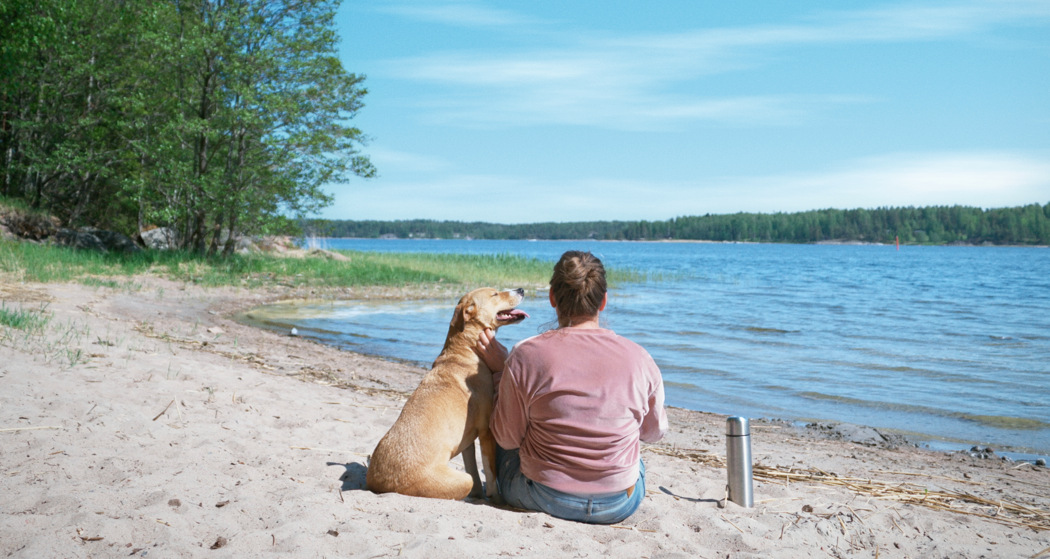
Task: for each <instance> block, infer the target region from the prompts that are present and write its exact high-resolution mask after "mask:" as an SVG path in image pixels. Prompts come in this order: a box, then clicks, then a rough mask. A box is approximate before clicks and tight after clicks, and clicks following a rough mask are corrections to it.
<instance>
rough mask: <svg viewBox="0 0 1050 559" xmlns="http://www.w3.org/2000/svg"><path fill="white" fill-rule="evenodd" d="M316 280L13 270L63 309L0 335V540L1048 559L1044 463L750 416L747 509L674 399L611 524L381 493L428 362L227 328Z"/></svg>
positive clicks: (67, 547) (627, 554)
mask: <svg viewBox="0 0 1050 559" xmlns="http://www.w3.org/2000/svg"><path fill="white" fill-rule="evenodd" d="M317 295H318V294H311V293H293V292H280V291H272V290H238V289H232V288H223V289H205V288H201V287H197V286H193V285H186V284H181V283H175V282H170V281H166V280H162V279H157V278H153V277H141V278H134V279H133V280H131V281H130V282H129V284H128V285H126V286H124V287H122V288H120V287H118V288H110V287H88V286H84V285H80V284H47V285H39V284H20V283H12V282H7V283H0V297H2V299H3V301H4V305H5V306H6V308H8V309H17V308H23V309H27V310H39V309H42V312H43V313H45V314H47V315H49V316H50V319H49V321H48V322H47V324H46V326H44V328H43V331H42V332H41V333H39V334H26V333H24V332H22V331H20V330H12V329H10V328H7V327H0V328H3V336H2V339H3V342H2V344H0V386H2V387H3V389H2V390H0V449H2V450H0V495H2V496H3V497H2V498H0V556H4V557H34V558H38V557H150V558H155V557H198V556H207V557H257V556H264V555H271V554H283V555H288V556H293V557H368V558H372V557H395V556H405V557H458V558H471V557H500V556H509V557H547V558H551V557H614V558H623V559H627V558H639V557H649V558H657V557H661V558H671V557H683V558H685V557H703V558H750V557H755V558H758V557H783V558H789V557H916V558H918V557H936V558H949V557H950V558H956V557H989V558H991V557H1013V558H1035V557H1050V469H1048V468H1046V467H1039V466H1035V465H1032V464H1028V463H1013V462H1008V461H1004V460H1001V459H999V458H997V457H992V458H979V457H974V456H971V455H970V454H969V453H955V454H946V453H939V452H933V451H929V450H925V449H921V448H916V447H914V446H911V445H908V444H904V443H902V442H901V441H900V440H896V439H894V438H892V437H889V438H888V440H887V438H884V437H882V436H881V435H880V434H879V433H878V432H876V431H874V430H872V429H864V428H857V429H851V428H846V427H843V428H827V429H806V428H799V427H795V426H792V425H789V424H780V423H777V422H759V421H755V422H753V423H752V450H753V454H754V459H755V460H754V462H755V482H754V494H755V506H754V507H753V508H749V509H748V508H742V507H740V506H738V505H736V504H735V503H732V502H726V501H725V485H726V470H725V467H724V456H725V437H724V432H725V417H723V416H718V415H713V414H706V413H700V412H693V411H687V410H681V409H670V410H669V412H670V417H671V429H670V432H669V433H668V436H667V437H665V439H664V440H663V441H661V442H659V443H657V444H652V445H643V452H642V455H643V458H644V459H645V460H646V464H647V468H648V491H647V497H646V500H645V503H644V504H643V505H642V508H641V509H640V510H639V511H638V512H637V513H636V514H635V515H634V516H633V517H632V518H630V519H629V520H628V521H626V522H624V523H623V524H620V525H615V526H588V525H583V524H577V523H572V522H566V521H562V520H558V519H555V518H551V517H548V516H546V515H544V514H541V513H532V512H522V511H515V510H509V509H504V508H498V507H495V506H492V505H490V504H488V503H487V502H484V501H475V502H451V501H438V500H430V499H420V498H412V497H404V496H400V495H375V494H372V493H370V492H368V491H366V490H364V489H363V487H364V477H365V471H366V468H367V456H368V454H369V453H370V452H371V451H372V449H373V448H374V446H375V444H376V443H377V442H378V441H379V439H380V438H381V437H382V435H383V434H384V433H385V432H386V429H387V428H388V427H389V426H390V425H391V424H392V422H393V421H394V419H395V418H396V417H397V414H398V413H399V410H400V407H401V405H402V403H403V402H404V400H405V398H406V397H407V395H408V394H409V393H410V392H411V390H412V389H413V388H414V387H415V385H416V384H417V383H418V381H419V379H420V378H421V376H422V374H423V373H424V371H423V370H422V369H419V368H417V367H413V366H409V365H406V364H403V363H395V362H390V361H386V360H381V359H377V358H372V357H368V356H362V355H357V354H353V353H348V352H345V351H340V350H338V349H335V348H332V347H327V346H323V345H321V344H318V343H315V342H312V341H310V340H305V339H302V338H298V337H292V336H289V335H281V334H279V333H275V332H270V331H266V330H261V329H256V328H252V327H249V326H246V325H244V324H241V323H239V322H237V321H236V320H234V317H235V316H236V313H237V312H239V311H243V310H246V309H248V308H251V307H252V306H254V305H258V304H262V303H264V302H269V301H274V300H277V299H281V298H288V297H299V296H317ZM320 295H326V296H329V295H333V294H320ZM337 295H338V296H341V297H349V298H368V297H385V296H404V294H403V293H393V294H391V293H386V292H380V291H377V290H361V291H344V292H342V293H339V294H337ZM449 300H450V303H449V309H450V311H449V312H450V313H451V308H452V305H453V303H454V298H453V297H450V298H449Z"/></svg>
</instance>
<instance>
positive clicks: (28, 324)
mask: <svg viewBox="0 0 1050 559" xmlns="http://www.w3.org/2000/svg"><path fill="white" fill-rule="evenodd" d="M49 320H51V317H50V316H48V315H46V314H44V313H43V312H34V311H27V310H23V309H9V308H7V305H6V304H5V305H2V306H0V325H2V326H7V327H8V328H14V329H16V330H24V331H27V332H37V331H40V330H42V329H43V328H44V326H46V325H47V323H48V321H49Z"/></svg>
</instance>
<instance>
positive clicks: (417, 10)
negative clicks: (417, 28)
mask: <svg viewBox="0 0 1050 559" xmlns="http://www.w3.org/2000/svg"><path fill="white" fill-rule="evenodd" d="M376 11H380V12H385V13H389V14H394V15H399V16H404V17H407V18H410V19H415V20H419V21H428V22H434V23H442V24H445V25H453V26H457V27H493V26H495V27H502V26H509V25H526V24H535V23H537V20H535V19H533V18H530V17H526V16H523V15H521V14H519V13H517V12H512V11H509V10H500V9H496V8H490V7H488V6H482V5H478V4H468V3H453V4H426V5H411V4H398V5H395V6H382V7H378V8H376Z"/></svg>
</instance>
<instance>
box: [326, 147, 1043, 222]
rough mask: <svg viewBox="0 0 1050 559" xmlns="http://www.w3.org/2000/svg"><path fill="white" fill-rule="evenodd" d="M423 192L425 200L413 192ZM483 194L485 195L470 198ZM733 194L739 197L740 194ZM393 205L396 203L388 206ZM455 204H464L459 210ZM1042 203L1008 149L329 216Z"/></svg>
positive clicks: (375, 194)
mask: <svg viewBox="0 0 1050 559" xmlns="http://www.w3.org/2000/svg"><path fill="white" fill-rule="evenodd" d="M419 192H426V193H427V195H426V196H425V197H421V196H419V195H418V193H419ZM479 192H484V193H485V194H484V196H478V193H479ZM741 192H747V193H748V195H747V196H746V197H741V196H740V193H741ZM391 200H397V201H398V203H397V204H391V203H390V201H391ZM463 200H470V203H469V204H463V203H462V202H463ZM1047 202H1050V157H1048V156H1047V155H1046V154H1043V155H1031V154H1022V153H1012V152H953V153H911V154H908V153H901V154H886V155H881V156H877V157H870V158H864V159H858V160H853V161H845V162H842V163H840V164H838V165H836V166H834V167H833V168H829V169H824V170H816V171H813V172H809V173H791V174H775V175H763V176H751V177H737V178H717V177H713V178H706V179H698V180H696V181H688V182H683V181H675V182H668V181H663V182H661V181H658V180H651V179H645V180H634V179H624V178H618V177H591V178H585V179H575V180H569V181H564V182H551V181H546V180H542V179H537V178H534V177H516V176H502V175H452V176H441V177H438V178H436V179H434V180H423V179H420V180H404V181H394V182H386V183H384V184H382V185H376V184H367V185H362V186H359V187H356V188H355V193H354V197H353V200H352V201H349V202H347V203H348V204H349V206H348V207H339V206H336V207H333V208H331V209H330V210H329V211H328V212H327V214H328V215H330V216H332V217H344V218H345V217H346V216H350V215H352V216H355V218H356V219H411V218H415V217H419V216H421V215H440V216H442V217H441V219H450V220H458V221H486V222H494V223H522V222H535V221H587V220H613V219H623V220H638V219H650V220H661V219H669V218H672V217H676V216H683V215H702V214H706V213H714V214H725V213H736V212H764V213H772V212H795V211H806V210H814V209H822V208H841V209H847V208H877V207H889V206H892V207H901V206H939V205H956V204H958V205H965V206H977V207H984V208H993V207H1006V206H1019V205H1025V204H1031V203H1042V204H1045V203H1047Z"/></svg>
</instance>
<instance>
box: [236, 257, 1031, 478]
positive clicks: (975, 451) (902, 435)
mask: <svg viewBox="0 0 1050 559" xmlns="http://www.w3.org/2000/svg"><path fill="white" fill-rule="evenodd" d="M632 242H633V241H632ZM439 295H440V296H442V297H444V298H447V299H451V300H455V299H456V298H457V297H458V293H457V292H455V291H454V289H448V286H446V288H445V289H443V290H442V291H440V292H435V291H426V292H422V291H413V290H412V289H411V288H407V289H403V290H397V291H393V292H391V291H385V292H383V293H381V294H378V295H376V294H369V295H368V296H358V297H340V298H339V299H341V300H344V301H353V300H357V299H384V300H413V299H427V300H430V299H434V298H437V296H439ZM331 300H333V299H332V298H330V297H329V298H318V297H316V296H310V297H308V298H302V299H296V298H282V299H281V300H280V301H275V302H276V303H282V304H283V303H296V302H304V303H309V302H312V301H331ZM256 308H257V307H252V308H245V309H242V310H241V311H240V312H238V313H236V315H235V316H233V318H234V319H235V320H238V321H239V322H241V323H243V324H245V325H248V326H251V327H254V328H261V329H265V330H268V331H270V332H275V333H282V332H284V331H287V330H288V329H289V328H290V327H292V326H293V325H294V323H293V322H287V321H286V322H281V321H280V320H274V319H270V320H261V319H255V318H252V317H250V316H248V315H249V313H251V312H252V311H254V310H256ZM300 336H302V337H303V338H304V339H309V340H312V341H314V342H316V343H318V344H322V345H328V346H329V347H334V348H336V349H340V350H342V351H351V352H355V353H358V354H360V355H364V356H368V357H371V358H375V359H380V360H384V361H390V362H393V363H398V364H404V365H407V366H411V367H419V368H421V370H422V369H423V368H425V367H426V366H427V363H426V362H423V361H416V360H413V359H408V358H403V357H399V356H396V355H384V354H382V353H373V352H369V351H367V349H365V350H363V349H362V348H360V347H357V348H354V349H347V348H344V347H342V346H340V344H339V343H338V341H332V340H326V339H325V338H323V337H314V336H311V335H310V334H309V333H307V332H304V333H301V334H300ZM680 408H681V409H683V410H687V411H695V412H699V413H710V414H714V415H719V414H718V413H717V412H711V411H708V410H703V409H696V408H689V407H680ZM750 419H751V421H762V422H766V423H772V424H780V425H791V426H793V427H795V428H797V429H800V430H808V431H810V432H811V433H812V434H813V435H814V436H818V437H820V436H823V437H829V438H834V439H837V440H844V441H850V442H856V443H860V444H870V445H874V446H900V445H911V446H914V447H917V448H924V449H928V450H931V451H934V452H941V453H945V454H954V453H969V454H971V455H973V456H980V457H984V458H994V459H1001V460H1008V461H1011V462H1031V463H1033V464H1035V463H1037V462H1039V461H1040V460H1041V461H1042V462H1043V464H1044V465H1045V463H1046V462H1047V461H1050V449H1048V450H1045V451H1040V450H1039V449H1035V448H1029V447H1024V448H1016V447H1012V446H1009V445H1005V444H1003V443H1001V442H997V441H995V440H994V439H993V440H990V441H987V442H984V441H973V440H971V441H966V440H955V439H946V438H941V437H939V436H938V435H936V434H933V433H923V432H920V431H902V430H898V429H892V428H885V427H878V426H873V425H865V424H860V423H851V422H849V421H846V420H841V419H835V418H821V417H795V418H793V417H772V416H756V417H751V418H750ZM989 450H990V451H991V452H989Z"/></svg>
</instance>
